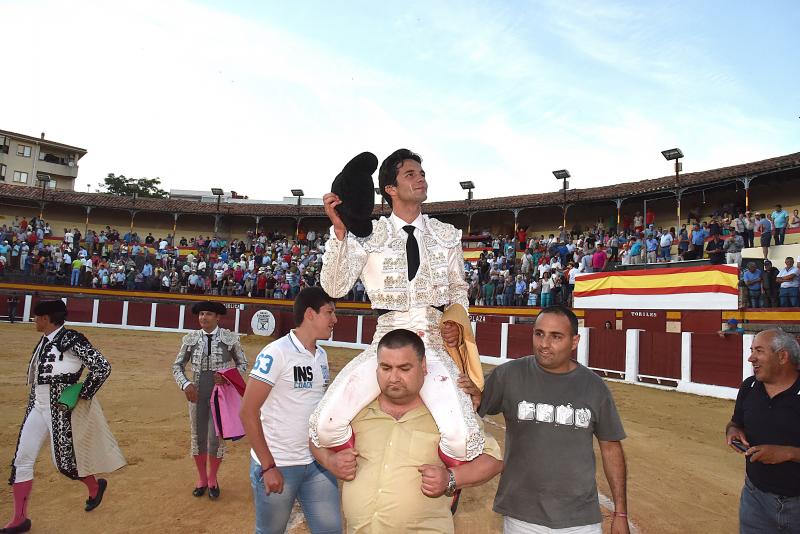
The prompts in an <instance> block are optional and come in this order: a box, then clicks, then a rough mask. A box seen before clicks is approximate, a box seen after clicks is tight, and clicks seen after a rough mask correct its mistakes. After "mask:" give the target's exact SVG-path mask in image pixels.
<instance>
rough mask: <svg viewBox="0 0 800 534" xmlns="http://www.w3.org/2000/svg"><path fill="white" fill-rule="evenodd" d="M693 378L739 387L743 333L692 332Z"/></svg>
mask: <svg viewBox="0 0 800 534" xmlns="http://www.w3.org/2000/svg"><path fill="white" fill-rule="evenodd" d="M692 382H697V383H699V384H713V385H715V386H728V387H732V388H738V387H739V386H740V385H741V383H742V336H739V335H727V336H719V335H717V334H692Z"/></svg>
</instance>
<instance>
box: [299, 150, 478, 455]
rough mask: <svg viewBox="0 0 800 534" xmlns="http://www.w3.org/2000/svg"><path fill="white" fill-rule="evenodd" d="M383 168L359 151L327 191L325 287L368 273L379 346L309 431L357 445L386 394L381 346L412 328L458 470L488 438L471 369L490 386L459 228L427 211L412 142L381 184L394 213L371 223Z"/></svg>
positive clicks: (444, 441)
mask: <svg viewBox="0 0 800 534" xmlns="http://www.w3.org/2000/svg"><path fill="white" fill-rule="evenodd" d="M377 165H378V160H377V158H376V157H375V156H374V155H373V154H370V153H368V152H365V153H363V154H360V155H359V156H356V157H355V158H353V160H351V161H350V162H349V163H348V164H347V165H346V166H345V168H344V169H343V170H342V172H341V173H340V174H339V175H338V176H337V177H336V180H334V182H333V186H332V188H331V189H332V192H331V193H327V194H326V195H325V196H324V197H323V202H324V205H325V213H326V214H327V215H328V217H329V218H330V219H331V222H332V223H333V226H332V229H331V232H330V234H331V236H330V239H329V240H328V242H327V243H326V246H325V255H324V257H323V266H322V272H321V276H320V281H321V284H322V287H323V289H325V291H326V292H327V293H328V294H329V295H331V296H332V297H335V298H340V297H343V296H344V295H346V294H347V293H348V291H349V290H350V288H351V287H353V284H354V283H355V282H356V280H357V279H359V278H360V279H361V281H362V282H363V283H364V286H365V287H366V290H367V294H368V295H369V299H370V302H371V303H372V307H373V309H375V310H376V311H377V312H378V315H379V317H378V324H377V327H376V330H375V336H374V338H373V340H372V344H371V345H370V346H369V347H368V348H367V349H366V350H365V351H364V352H362V353H361V354H359V355H357V356H356V357H355V358H354V359H353V360H352V361H351V362H350V363H348V364H347V366H345V368H344V369H342V371H341V372H340V373H339V374H338V375H337V377H336V379H335V380H334V381H333V383H332V384H331V385H330V387H329V388H328V391H327V393H326V394H325V397H324V398H323V400H322V401H321V402H320V404H319V405H318V407H317V409H316V410H315V412H314V414H313V415H312V416H311V420H310V437H311V440H312V441H313V443H314V445H316V446H317V447H327V448H331V449H334V450H341V449H344V448H347V447H351V446H354V445H355V446H356V447H357V440H358V436H354V435H353V433H352V430H351V428H350V422H351V420H352V419H353V418H354V417H355V416H356V414H358V413H359V411H361V410H362V409H363V408H364V407H365V406H367V405H368V404H369V403H370V402H372V401H373V400H374V399H375V398H376V397H377V396H378V394H379V392H380V391H379V388H378V381H377V378H376V369H377V358H376V347H377V344H378V342H379V341H380V339H381V338H382V337H383V336H384V335H385V334H386V333H387V332H390V331H392V330H395V329H397V328H405V329H408V330H411V331H413V332H416V333H417V334H418V335H419V336H420V337H421V338H422V340H423V342H424V343H425V356H426V360H427V369H428V372H427V376H426V378H425V383H424V386H423V388H422V391H421V393H420V394H421V397H422V400H423V402H424V403H425V405H426V406H427V408H428V410H430V412H431V414H432V415H433V418H434V420H435V421H436V424H437V426H438V427H439V431H440V433H441V440H440V443H439V456H440V457H441V459H442V461H443V462H444V463H445V465H446V466H448V467H452V466H455V465H458V464H459V463H461V462H464V461H469V460H472V459H474V458H475V457H477V456H478V455H479V454H481V452H482V451H483V445H484V442H483V435H482V432H481V425H480V423H479V419H478V417H477V415H476V413H475V411H474V408H473V403H472V400H471V399H470V397H469V396H468V395H467V394H465V393H464V392H463V391H462V390H461V389H459V387H458V380H459V373H460V372H463V373H464V374H466V375H467V376H469V378H470V379H471V380H472V382H474V383H475V384H476V385H477V386H478V388H479V389H483V374H482V372H481V368H480V361H479V359H478V355H477V350H476V348H475V343H474V338H473V335H472V330H471V328H470V324H469V318H468V316H467V309H468V305H469V304H468V301H467V283H466V282H465V280H464V256H463V252H462V250H461V231H460V230H458V229H457V228H455V227H453V226H452V225H450V224H446V223H443V222H441V221H438V220H436V219H434V218H431V217H428V216H427V215H423V214H422V211H421V209H422V203H423V202H424V201H425V200H426V199H427V196H428V184H427V182H426V181H425V171H424V170H423V169H422V159H421V158H420V156H419V155H417V154H415V153H413V152H411V151H410V150H407V149H400V150H397V151H395V152H394V153H392V154H391V155H390V156H389V157H388V158H386V160H384V162H383V164H381V167H380V170H379V172H378V185H379V188H380V192H381V195H382V196H383V198H384V199H386V201H387V203H388V204H389V206H390V207H391V208H392V213H391V215H389V216H388V217H381V218H380V219H378V220H376V221H371V220H370V218H369V216H370V214H371V212H372V209H373V207H374V196H373V194H374V193H373V183H372V173H373V172H375V169H376V167H377ZM398 387H401V386H400V385H398Z"/></svg>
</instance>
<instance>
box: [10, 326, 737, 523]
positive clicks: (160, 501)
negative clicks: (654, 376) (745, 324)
mask: <svg viewBox="0 0 800 534" xmlns="http://www.w3.org/2000/svg"><path fill="white" fill-rule="evenodd" d="M81 330H82V331H83V332H84V333H85V334H86V335H87V336H88V337H89V339H90V340H91V341H92V342H93V343H94V344H95V346H97V347H98V348H99V349H100V350H101V351H102V352H103V353H104V354H105V355H106V357H107V358H108V359H109V360H110V361H111V363H112V366H113V373H112V375H111V378H110V379H109V381H108V382H107V383H106V385H105V386H104V387H103V389H102V390H101V392H100V394H99V398H100V399H101V401H102V404H103V409H104V411H105V413H106V416H107V417H108V420H109V423H110V425H111V428H112V430H113V431H114V432H115V434H116V436H117V439H118V440H119V443H120V446H121V447H122V450H123V452H124V454H125V455H126V457H127V459H128V462H129V465H128V466H127V467H125V468H124V469H122V470H120V471H118V472H116V473H112V474H110V475H107V477H106V478H107V479H108V480H109V489H108V491H107V493H106V496H105V499H104V500H103V504H102V506H100V508H98V509H97V510H95V511H93V512H92V513H86V512H84V511H83V503H84V500H85V499H86V495H85V488H84V486H83V485H82V484H80V483H79V482H72V481H70V480H68V479H66V478H65V477H63V476H61V475H59V474H58V473H57V471H56V469H55V467H54V466H53V465H52V462H51V460H50V454H49V450H47V449H46V450H43V451H42V454H40V456H39V462H38V463H37V465H36V479H35V482H34V486H33V493H32V496H31V503H30V507H29V512H30V516H31V518H32V520H33V532H59V533H65V534H66V533H72V532H75V533H79V532H80V533H116V532H156V533H162V532H164V533H167V532H169V533H184V532H185V533H190V532H191V533H201V532H209V533H211V532H213V533H225V532H230V533H243V532H252V529H253V505H252V496H251V492H250V483H249V479H248V474H247V463H248V446H247V444H246V442H245V441H239V442H236V443H233V444H231V445H230V446H229V448H228V454H227V456H226V460H225V462H223V465H222V468H221V471H220V487H221V489H222V496H221V498H220V499H219V501H217V502H210V501H209V500H208V499H207V498H202V499H197V498H194V497H192V495H191V490H192V487H193V485H194V481H195V470H194V464H193V462H192V461H191V459H190V457H189V443H188V441H189V434H188V416H187V410H186V401H185V398H184V396H183V394H182V393H181V392H180V391H179V390H178V388H177V386H176V385H175V383H174V382H173V380H172V375H171V374H170V365H171V364H172V361H173V359H174V356H175V353H176V351H177V349H178V347H179V345H180V339H181V334H167V333H145V332H141V331H124V330H116V329H114V330H112V329H100V328H83V329H81ZM0 336H2V339H3V341H4V343H3V344H4V351H3V356H2V357H1V358H0V451H2V456H3V457H2V458H0V462H2V463H3V465H4V466H6V467H5V468H4V469H3V471H2V476H3V479H4V480H5V479H6V477H7V476H8V474H9V468H8V467H7V466H8V464H9V463H10V462H11V459H12V457H13V453H14V446H15V443H16V439H17V433H18V431H19V424H20V422H21V420H22V416H23V414H24V407H25V399H26V398H27V388H26V386H25V372H26V366H27V363H28V360H29V357H30V352H31V351H32V350H33V348H34V347H35V345H36V343H37V341H38V339H39V334H37V333H36V331H35V329H34V328H33V326H32V325H20V324H16V325H7V324H3V325H0ZM243 343H244V346H245V351H246V353H247V356H248V358H249V359H250V360H251V361H252V358H253V357H254V356H255V354H256V353H257V352H258V351H259V350H260V348H261V347H262V346H263V345H264V344H265V338H258V337H256V336H249V337H246V338H244V341H243ZM354 353H355V351H351V350H345V349H329V350H328V354H329V358H330V360H331V367H332V371H333V372H334V373H335V372H337V371H338V370H339V369H341V367H342V366H343V365H344V364H345V363H346V362H347V361H348V359H349V358H350V357H352V355H353V354H354ZM488 369H491V367H488V366H487V370H488ZM610 387H611V390H612V391H613V393H614V396H615V398H616V401H617V404H618V407H619V411H620V413H621V415H622V419H623V422H624V424H625V429H626V431H627V433H628V439H626V440H625V442H624V445H625V452H626V454H627V457H628V467H629V479H628V486H629V489H628V500H629V510H630V515H631V518H632V520H633V522H634V523H635V524H636V526H637V528H638V531H639V532H643V533H654V534H655V533H658V534H661V533H682V534H683V533H703V534H713V533H730V532H735V531H736V530H737V524H738V522H737V510H738V495H739V490H740V488H741V485H742V480H743V476H744V465H743V464H742V460H741V459H740V458H739V457H737V456H736V455H735V454H734V453H733V452H731V451H729V450H727V448H726V446H725V445H724V443H723V428H724V426H725V423H726V422H727V421H728V420H729V419H730V415H731V412H732V409H733V403H732V402H731V401H723V400H717V399H710V398H704V397H696V396H690V395H683V394H679V393H674V392H670V391H661V390H656V389H650V388H644V387H637V386H630V385H623V384H618V383H611V384H610ZM491 420H492V423H494V424H489V425H487V428H488V430H489V431H490V432H492V434H494V435H495V437H497V438H498V440H499V441H500V443H501V444H502V443H503V439H502V437H503V431H502V426H503V420H502V418H498V417H493V418H491ZM598 479H599V480H600V484H599V487H600V491H601V492H602V493H604V494H605V495H609V492H608V487H607V485H606V483H605V479H604V477H603V476H602V468H601V467H600V464H599V463H598ZM496 487H497V480H496V479H495V480H493V481H492V482H490V483H488V484H486V485H484V486H482V487H479V488H470V489H467V490H465V491H464V494H463V495H462V499H461V505H460V508H459V512H458V514H457V516H456V532H459V533H461V532H464V533H476V534H477V533H492V532H500V531H501V530H502V528H501V520H500V517H499V516H497V515H496V514H494V512H492V511H491V506H492V499H493V498H494V493H495V489H496ZM11 511H12V504H11V491H10V486H7V485H5V484H4V485H2V487H1V488H0V518H2V519H0V520H1V521H2V523H0V525H2V524H4V523H5V522H6V521H7V520H8V517H9V516H10V514H11ZM291 532H293V533H299V532H307V530H306V529H305V528H304V527H303V525H299V526H296V527H294V528H292V530H291Z"/></svg>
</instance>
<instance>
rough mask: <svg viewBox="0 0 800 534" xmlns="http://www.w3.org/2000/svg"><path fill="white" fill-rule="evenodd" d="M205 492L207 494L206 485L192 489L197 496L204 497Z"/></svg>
mask: <svg viewBox="0 0 800 534" xmlns="http://www.w3.org/2000/svg"><path fill="white" fill-rule="evenodd" d="M205 494H206V487H205V486H202V487H200V488H195V489H193V490H192V495H194V496H195V497H202V496H203V495H205Z"/></svg>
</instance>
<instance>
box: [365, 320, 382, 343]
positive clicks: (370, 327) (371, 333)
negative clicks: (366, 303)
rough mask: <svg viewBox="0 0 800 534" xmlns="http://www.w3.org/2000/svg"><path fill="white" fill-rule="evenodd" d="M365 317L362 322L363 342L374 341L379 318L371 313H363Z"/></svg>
mask: <svg viewBox="0 0 800 534" xmlns="http://www.w3.org/2000/svg"><path fill="white" fill-rule="evenodd" d="M362 317H364V319H363V320H362V322H361V342H362V343H366V344H369V343H372V338H373V337H375V329H376V328H377V326H378V319H377V318H376V317H373V316H371V315H363V316H362Z"/></svg>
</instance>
